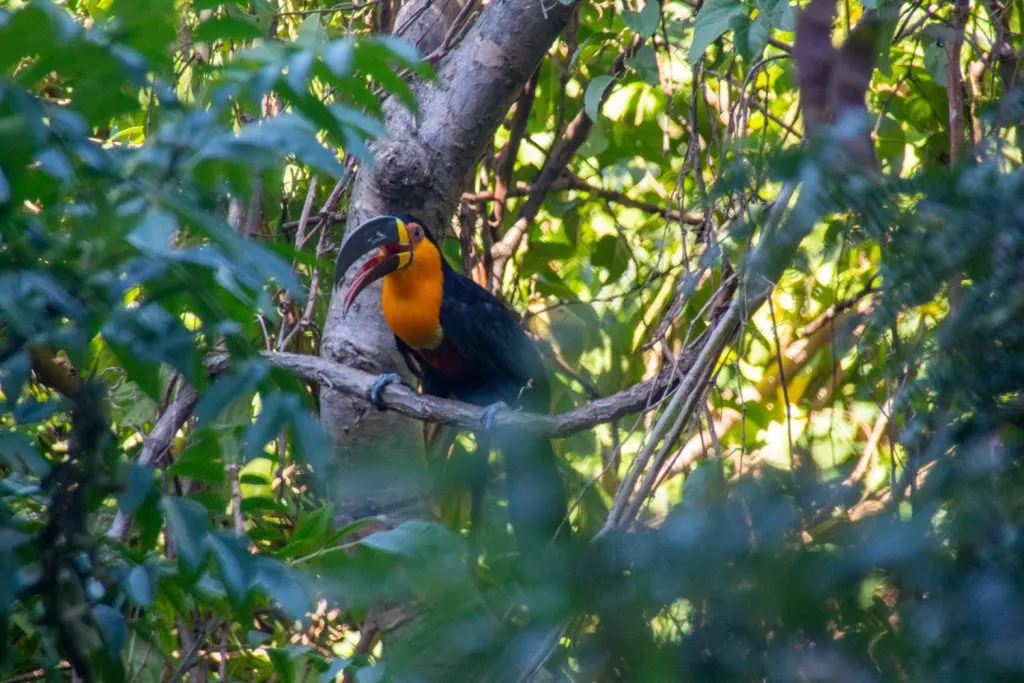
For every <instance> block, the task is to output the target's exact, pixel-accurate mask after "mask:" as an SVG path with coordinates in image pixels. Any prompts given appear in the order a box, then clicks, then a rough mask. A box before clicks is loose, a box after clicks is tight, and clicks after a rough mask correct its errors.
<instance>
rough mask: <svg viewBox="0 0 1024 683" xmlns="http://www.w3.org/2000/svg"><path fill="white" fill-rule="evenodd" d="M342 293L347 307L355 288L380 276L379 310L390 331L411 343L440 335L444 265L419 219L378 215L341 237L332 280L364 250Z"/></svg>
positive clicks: (417, 345) (434, 342) (430, 342)
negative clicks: (351, 280)
mask: <svg viewBox="0 0 1024 683" xmlns="http://www.w3.org/2000/svg"><path fill="white" fill-rule="evenodd" d="M374 250H376V253H374V254H373V256H371V257H370V258H369V259H368V260H367V261H366V262H365V263H364V264H363V266H362V267H361V268H360V269H359V272H358V273H357V274H356V277H355V279H354V280H353V282H352V285H351V286H350V287H349V290H348V292H347V293H346V294H345V300H344V309H343V310H344V312H345V313H347V312H348V309H349V307H350V306H351V305H352V302H353V301H354V300H355V298H356V297H357V296H358V295H359V293H360V292H361V291H362V290H364V289H365V288H366V287H368V286H369V285H370V284H371V283H373V282H375V281H376V280H379V279H381V278H383V280H384V287H383V291H382V293H381V310H382V312H383V313H384V319H385V320H386V321H387V323H388V326H389V327H390V328H391V331H392V332H394V333H395V335H396V336H397V337H398V338H399V339H401V340H402V341H403V342H405V343H406V344H408V345H409V346H411V347H412V348H414V349H435V348H437V346H438V345H440V343H441V341H442V340H443V339H444V336H443V333H442V331H441V298H442V295H443V292H444V269H443V267H442V260H441V259H442V258H443V257H442V256H441V252H440V250H439V249H438V248H437V246H436V245H435V244H434V243H433V242H432V241H431V240H430V239H429V238H428V237H427V234H426V229H425V228H424V227H423V226H422V225H420V224H419V223H416V222H413V221H406V220H403V219H402V218H399V217H397V216H377V217H376V218H371V219H370V220H368V221H366V222H364V223H362V224H361V225H359V226H358V227H357V228H356V229H355V230H354V231H352V233H351V234H350V235H349V236H348V238H347V239H346V240H345V243H344V244H343V245H342V248H341V251H339V253H338V260H337V264H336V267H335V283H337V281H339V280H340V279H341V278H342V277H343V276H344V274H345V272H346V271H347V270H348V269H349V268H350V267H351V266H352V265H353V264H354V263H355V262H356V261H357V260H359V259H360V258H362V257H363V256H364V255H366V254H367V253H369V252H371V251H374Z"/></svg>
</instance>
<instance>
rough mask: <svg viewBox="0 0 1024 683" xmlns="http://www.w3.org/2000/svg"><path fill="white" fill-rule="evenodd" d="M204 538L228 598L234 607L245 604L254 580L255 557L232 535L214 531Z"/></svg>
mask: <svg viewBox="0 0 1024 683" xmlns="http://www.w3.org/2000/svg"><path fill="white" fill-rule="evenodd" d="M206 538H207V543H209V546H210V549H211V550H212V551H213V558H214V560H215V561H216V562H217V567H218V568H219V569H220V576H221V579H222V580H223V582H224V587H225V588H226V589H227V591H228V597H229V598H230V599H231V601H232V602H233V603H235V604H236V605H243V604H245V602H246V601H247V600H248V597H249V589H250V588H251V586H252V584H253V581H255V579H256V556H255V555H253V554H252V553H250V552H249V549H248V548H247V547H246V545H245V543H243V542H242V540H241V539H240V538H239V537H238V536H235V535H233V534H227V533H224V532H222V531H215V532H213V533H212V534H210V535H209V536H207V537H206Z"/></svg>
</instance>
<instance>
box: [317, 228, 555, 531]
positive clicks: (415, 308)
mask: <svg viewBox="0 0 1024 683" xmlns="http://www.w3.org/2000/svg"><path fill="white" fill-rule="evenodd" d="M367 254H371V255H370V258H369V259H368V260H366V262H365V263H364V264H363V265H362V267H361V268H360V269H359V271H358V272H357V274H356V277H355V280H354V281H353V282H352V285H351V287H350V288H349V290H348V292H347V293H346V294H345V299H344V313H347V312H348V309H349V307H350V306H351V305H352V302H353V301H354V300H355V298H356V297H357V296H358V295H359V293H360V292H362V291H363V290H364V289H365V288H366V287H367V286H368V285H369V284H371V283H372V282H374V281H376V280H379V279H381V278H383V280H384V282H383V290H382V293H381V311H382V312H383V314H384V319H385V320H386V321H387V323H388V326H389V327H390V328H391V331H392V332H393V333H394V334H395V342H396V344H397V345H398V349H399V351H401V353H402V355H403V357H404V358H405V361H406V364H407V365H408V366H409V369H410V370H411V371H412V372H413V374H414V375H416V376H417V377H418V378H419V380H420V383H421V389H422V391H423V393H424V394H429V395H433V396H440V397H443V398H454V399H457V400H460V401H464V402H467V403H472V404H475V405H479V406H486V407H487V408H486V409H485V411H484V418H483V420H482V424H481V431H480V432H479V433H478V435H477V442H478V448H477V456H476V458H477V465H476V470H477V474H476V475H475V476H474V481H473V483H472V489H473V491H472V501H473V502H472V504H471V520H472V523H473V525H474V526H475V525H476V523H477V517H478V516H479V504H480V497H481V495H482V491H483V486H484V480H485V478H486V467H487V457H488V451H489V448H488V446H487V445H486V444H487V443H488V441H489V440H490V439H491V438H495V437H496V440H497V445H498V446H499V447H500V450H501V451H502V452H503V454H504V458H505V467H506V480H507V487H508V491H507V495H508V514H509V520H510V521H511V523H512V526H513V529H514V530H515V533H516V537H517V539H518V540H519V542H520V543H521V544H522V543H524V542H526V543H531V544H535V543H543V542H545V541H548V540H550V539H551V538H552V537H553V536H554V535H555V534H556V532H557V531H558V529H559V528H560V527H561V526H562V522H563V520H564V518H565V515H566V505H565V496H564V492H563V486H562V478H561V475H560V473H559V471H558V467H557V463H556V461H555V455H554V452H553V451H552V449H551V442H550V441H549V440H548V439H546V438H544V437H541V436H535V435H530V434H521V433H519V434H507V433H504V434H494V433H493V432H495V431H496V430H493V429H492V424H491V423H492V420H493V417H494V414H495V412H496V411H497V410H498V409H499V408H500V407H504V406H509V407H522V408H524V409H525V410H528V411H531V412H538V413H547V412H548V411H549V410H550V396H549V394H550V391H549V386H548V378H547V374H546V371H545V368H544V365H543V362H542V361H541V358H540V356H539V354H538V353H537V350H536V349H535V348H534V347H533V343H532V342H531V341H530V338H529V337H528V336H527V335H526V333H525V331H524V330H523V328H522V327H521V326H520V324H519V321H518V320H517V318H516V316H514V315H513V313H512V312H511V311H510V310H509V309H508V308H507V307H506V306H505V304H504V303H502V302H501V301H500V300H498V299H497V298H496V297H494V296H493V295H492V294H491V293H490V292H488V291H487V290H485V289H483V288H482V287H480V286H479V285H477V284H476V283H475V282H473V281H472V280H470V279H469V278H467V277H465V276H464V275H462V274H461V273H457V272H455V270H454V269H452V268H451V266H449V265H448V263H447V261H445V258H444V256H443V255H442V253H441V249H440V247H439V246H438V244H437V242H436V241H435V240H434V238H433V237H432V236H431V235H430V232H429V231H428V230H427V229H426V226H425V225H424V224H423V222H422V221H420V220H417V219H416V218H413V217H411V216H405V215H400V216H377V217H375V218H371V219H370V220H368V221H366V222H364V223H362V224H361V225H359V226H358V227H357V228H356V229H355V230H353V231H352V232H351V234H349V235H348V237H347V239H346V240H345V243H344V244H343V245H342V247H341V250H340V251H339V253H338V258H337V262H336V264H335V284H337V283H338V282H339V281H340V280H341V279H342V278H343V277H344V274H345V273H346V272H347V271H348V270H349V269H350V268H351V267H352V266H353V265H354V264H355V263H356V262H357V261H359V260H360V259H361V258H362V257H364V256H366V255H367ZM396 381H401V377H400V376H399V375H397V374H394V373H388V374H383V375H380V376H379V377H378V378H377V380H376V381H375V382H374V384H373V389H372V390H371V392H370V400H371V401H372V402H373V403H374V404H375V405H376V406H377V407H378V408H380V407H381V403H380V392H381V390H382V389H383V388H384V387H385V386H386V385H387V384H389V383H392V382H396ZM481 459H482V461H481ZM481 470H482V475H481Z"/></svg>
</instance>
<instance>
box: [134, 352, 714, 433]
mask: <svg viewBox="0 0 1024 683" xmlns="http://www.w3.org/2000/svg"><path fill="white" fill-rule="evenodd" d="M698 341H700V340H698ZM695 346H696V345H695ZM698 350H699V349H697V348H693V349H691V350H690V351H687V352H684V360H683V361H681V362H680V363H678V364H676V366H675V367H673V368H667V369H665V370H663V371H662V372H661V373H660V374H658V375H657V376H655V377H653V378H651V379H649V380H646V381H644V382H640V383H638V384H635V385H633V386H631V387H630V388H628V389H625V390H623V391H620V392H618V393H616V394H612V395H611V396H607V397H605V398H599V399H596V400H594V401H591V402H590V403H588V404H587V405H585V406H583V407H582V408H577V409H576V410H570V411H569V412H566V413H561V414H558V415H540V414H537V413H527V412H522V411H518V410H512V409H502V410H499V411H498V412H497V413H496V414H495V416H494V423H493V425H494V427H495V428H502V429H520V430H528V431H530V432H533V433H536V434H542V435H545V436H549V437H552V438H562V437H566V436H570V435H571V434H575V433H576V432H580V431H583V430H585V429H590V428H591V427H595V426H597V425H599V424H604V423H606V422H611V421H612V420H616V419H618V418H621V417H622V416H624V415H629V414H631V413H636V412H638V411H641V410H644V409H646V408H648V407H651V406H653V405H654V404H655V403H656V402H657V400H658V399H659V398H660V397H661V396H663V395H664V394H665V392H666V391H668V390H669V389H671V388H672V386H673V385H674V384H675V383H676V381H677V380H678V378H679V376H680V374H681V373H684V372H686V369H687V368H688V367H689V363H690V362H691V361H692V358H695V357H696V354H697V351H698ZM263 357H264V358H266V359H267V360H268V361H269V362H270V363H271V364H272V365H274V366H275V367H278V368H282V369H284V370H288V371H290V372H292V373H293V374H295V376H296V377H299V378H300V379H302V380H305V381H306V382H310V383H312V384H317V385H319V386H320V387H322V388H324V389H330V390H332V391H340V392H342V393H344V394H348V395H350V396H357V397H360V398H363V399H366V400H368V397H369V395H370V387H371V386H373V382H374V380H376V379H377V376H376V375H373V374H370V373H368V372H363V371H362V370H358V369H356V368H353V367H349V366H347V365H342V364H341V363H335V362H333V361H330V360H327V359H325V358H318V357H316V356H307V355H303V354H297V353H265V354H263ZM228 364H229V360H228V357H227V356H226V355H223V354H219V355H216V356H211V357H209V359H208V360H207V364H206V366H207V370H208V371H210V372H211V373H214V374H215V373H219V372H223V371H224V370H226V369H227V367H228ZM381 404H382V405H383V406H384V407H385V408H387V409H389V410H393V411H394V412H396V413H401V414H402V415H405V416H407V417H412V418H415V419H417V420H423V421H425V422H437V423H440V424H450V425H458V426H460V427H464V428H466V429H479V428H480V425H481V419H482V418H483V414H484V409H483V408H480V407H479V406H475V405H472V404H469V403H462V402H461V401H450V400H448V399H444V398H437V397H436V396H423V395H421V394H418V393H417V392H415V391H413V390H412V389H410V388H409V387H406V386H403V385H400V384H389V385H388V386H386V387H385V388H384V390H383V391H382V392H381ZM168 412H171V411H168ZM162 421H163V418H161V422H162ZM154 433H156V429H154ZM151 438H152V437H151ZM147 445H148V442H147Z"/></svg>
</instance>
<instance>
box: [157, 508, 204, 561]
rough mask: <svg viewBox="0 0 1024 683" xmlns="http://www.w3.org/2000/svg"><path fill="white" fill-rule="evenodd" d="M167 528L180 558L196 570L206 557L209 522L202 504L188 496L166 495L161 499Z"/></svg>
mask: <svg viewBox="0 0 1024 683" xmlns="http://www.w3.org/2000/svg"><path fill="white" fill-rule="evenodd" d="M161 504H162V506H163V510H164V517H165V518H166V519H167V528H168V530H169V531H170V532H171V535H172V536H173V538H174V543H175V547H176V548H177V551H178V559H179V560H181V562H182V563H184V565H185V567H187V568H188V569H189V571H195V570H196V569H198V568H199V567H200V565H202V563H203V560H204V559H205V558H206V549H207V541H206V539H207V538H208V536H209V522H208V517H207V514H206V510H205V509H204V508H203V506H202V505H200V504H199V503H197V502H195V501H194V500H188V499H187V498H173V497H167V496H165V497H164V499H163V500H162V501H161Z"/></svg>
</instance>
